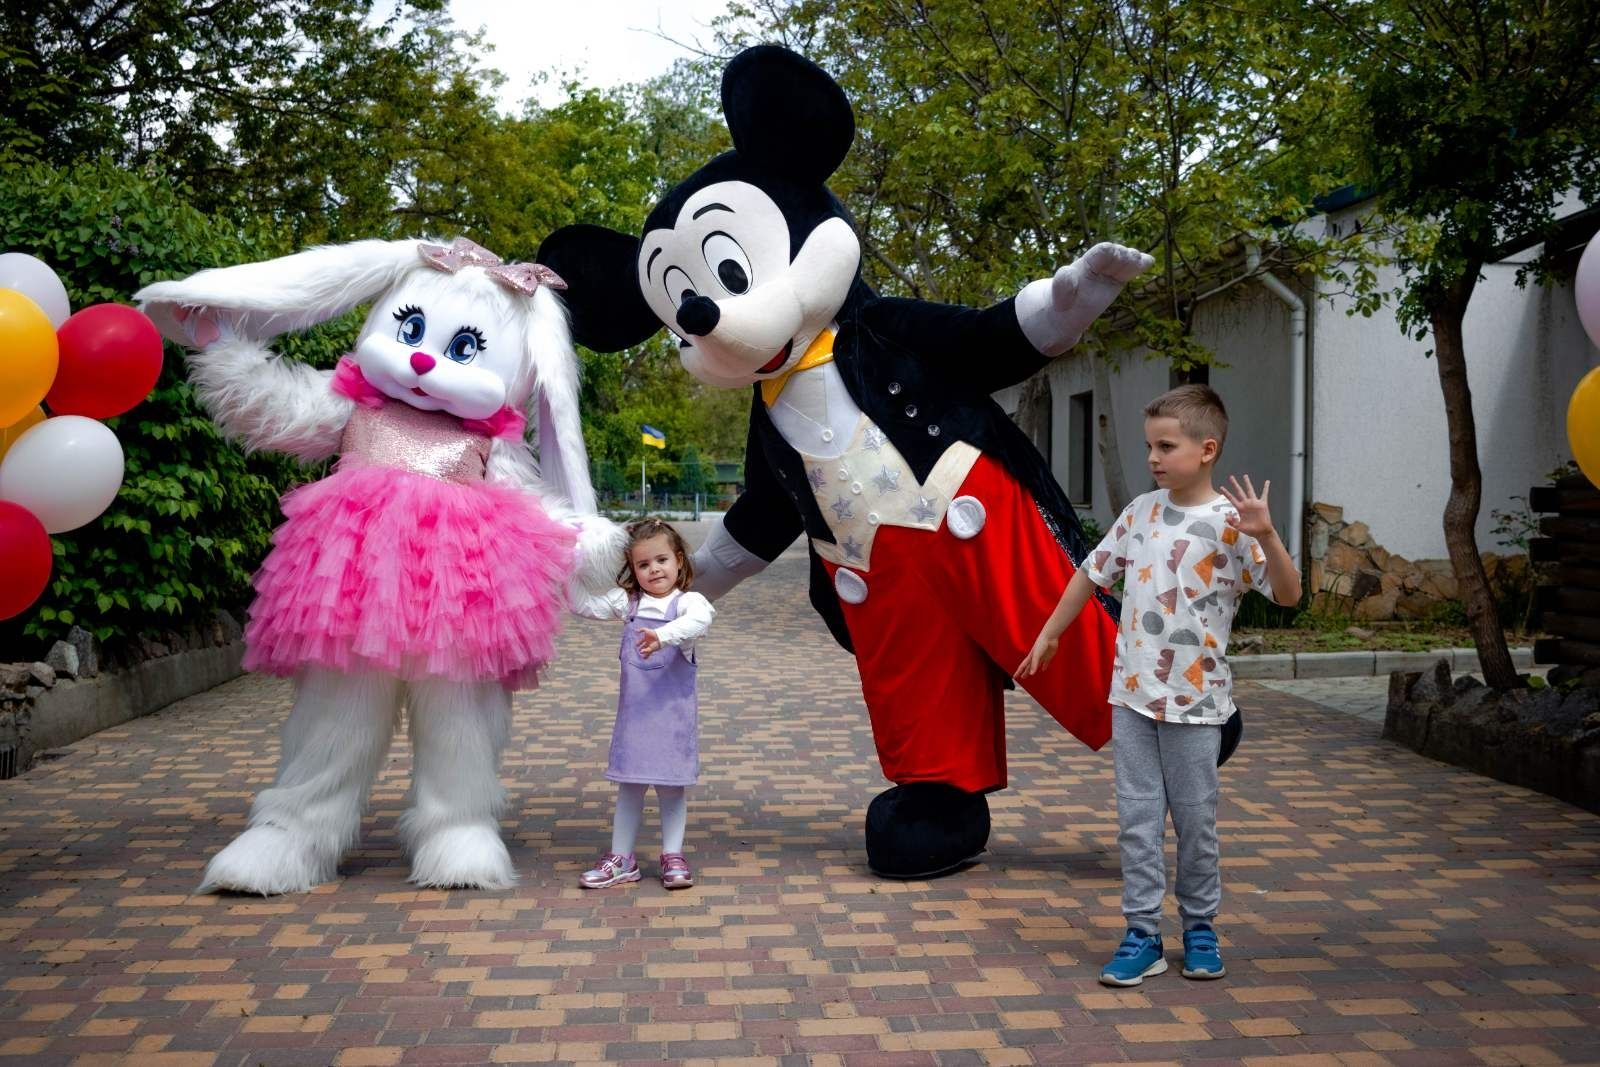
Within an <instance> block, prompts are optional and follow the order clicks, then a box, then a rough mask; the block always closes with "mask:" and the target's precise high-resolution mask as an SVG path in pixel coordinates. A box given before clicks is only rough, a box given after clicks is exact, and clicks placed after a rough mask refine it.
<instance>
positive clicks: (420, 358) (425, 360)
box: [411, 352, 438, 374]
mask: <svg viewBox="0 0 1600 1067" xmlns="http://www.w3.org/2000/svg"><path fill="white" fill-rule="evenodd" d="M436 362H438V361H437V360H435V359H434V358H433V357H432V356H430V355H428V353H426V352H413V353H411V369H412V370H414V371H416V372H417V373H418V374H427V373H428V372H429V371H431V370H432V369H433V365H434V364H435V363H436Z"/></svg>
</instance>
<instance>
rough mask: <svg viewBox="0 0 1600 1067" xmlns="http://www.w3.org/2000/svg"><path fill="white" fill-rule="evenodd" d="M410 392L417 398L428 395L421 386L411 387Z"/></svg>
mask: <svg viewBox="0 0 1600 1067" xmlns="http://www.w3.org/2000/svg"><path fill="white" fill-rule="evenodd" d="M411 391H412V392H413V393H415V394H416V395H418V396H427V395H428V393H427V391H426V390H424V389H423V388H422V387H421V386H412V387H411Z"/></svg>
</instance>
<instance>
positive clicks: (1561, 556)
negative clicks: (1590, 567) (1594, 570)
mask: <svg viewBox="0 0 1600 1067" xmlns="http://www.w3.org/2000/svg"><path fill="white" fill-rule="evenodd" d="M1528 558H1529V559H1530V560H1532V561H1533V562H1535V563H1556V562H1559V561H1561V560H1585V561H1593V562H1594V563H1595V564H1596V565H1600V543H1588V542H1582V541H1560V540H1557V539H1555V538H1552V537H1535V538H1534V539H1533V540H1531V541H1529V542H1528Z"/></svg>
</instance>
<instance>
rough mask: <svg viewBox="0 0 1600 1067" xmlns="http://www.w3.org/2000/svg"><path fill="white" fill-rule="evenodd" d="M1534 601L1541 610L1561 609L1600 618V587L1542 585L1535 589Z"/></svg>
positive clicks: (1573, 613) (1571, 613) (1587, 616)
mask: <svg viewBox="0 0 1600 1067" xmlns="http://www.w3.org/2000/svg"><path fill="white" fill-rule="evenodd" d="M1533 603H1534V606H1535V607H1537V608H1538V609H1539V610H1540V611H1560V612H1565V613H1566V614H1569V615H1582V616H1584V617H1585V618H1590V619H1600V589H1583V588H1574V587H1572V586H1565V585H1541V586H1539V587H1538V588H1537V589H1535V590H1534V591H1533Z"/></svg>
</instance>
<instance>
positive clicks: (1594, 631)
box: [1544, 612, 1600, 643]
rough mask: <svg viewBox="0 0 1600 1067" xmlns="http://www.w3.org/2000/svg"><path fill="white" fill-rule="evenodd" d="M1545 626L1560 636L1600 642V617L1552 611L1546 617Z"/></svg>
mask: <svg viewBox="0 0 1600 1067" xmlns="http://www.w3.org/2000/svg"><path fill="white" fill-rule="evenodd" d="M1544 628H1545V629H1546V630H1549V631H1550V632H1551V633H1553V634H1556V635H1558V636H1560V637H1576V638H1577V639H1578V640H1580V641H1593V642H1596V643H1600V619H1585V618H1583V617H1582V616H1581V615H1563V614H1561V613H1560V612H1551V613H1550V614H1548V615H1546V616H1545V617H1544Z"/></svg>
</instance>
